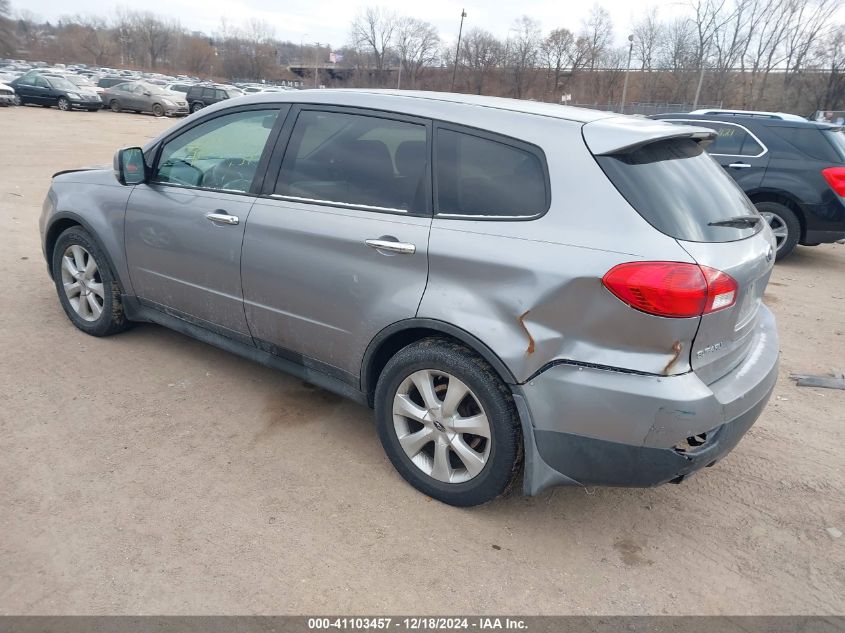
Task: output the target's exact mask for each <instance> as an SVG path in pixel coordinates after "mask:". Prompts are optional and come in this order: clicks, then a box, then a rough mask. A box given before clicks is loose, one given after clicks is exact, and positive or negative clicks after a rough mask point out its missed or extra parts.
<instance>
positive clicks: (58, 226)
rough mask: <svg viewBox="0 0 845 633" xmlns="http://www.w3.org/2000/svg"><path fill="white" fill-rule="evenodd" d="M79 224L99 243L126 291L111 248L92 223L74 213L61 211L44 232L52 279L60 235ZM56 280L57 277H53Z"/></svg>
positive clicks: (122, 289) (119, 285)
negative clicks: (106, 245) (55, 252)
mask: <svg viewBox="0 0 845 633" xmlns="http://www.w3.org/2000/svg"><path fill="white" fill-rule="evenodd" d="M74 226H79V227H81V228H83V229H85V231H86V232H87V233H88V235H89V236H90V237H91V239H92V240H94V242H95V243H96V244H97V247H98V248H99V249H100V250H101V251H102V253H103V255H104V257H105V258H106V261H107V262H108V265H109V267H110V268H111V269H112V270H113V271H114V278H115V281H116V282H117V285H118V288H120V292H121V293H124V294H125V292H126V290H125V286H124V284H123V280H122V279H121V278H120V274H119V273H118V272H117V268H116V267H115V265H114V259H113V258H112V256H111V253H109V250H108V249H107V248H106V247H105V246H104V245H103V241H102V240H101V239H100V238H99V236H98V235H97V233H96V231H94V229H93V228H91V225H90V224H88V222H86V221H85V220H83V219H82V218H81V217H79V216H78V215H76V214H73V213H68V212H65V213H60V214H57V215H56V216H55V218H54V219H53V220H52V222H51V223H50V225H49V226H48V227H47V230H46V231H45V233H44V236H45V237H44V254H45V256H46V258H47V268H48V270H49V273H50V279H53V266H52V262H53V251H54V250H55V249H56V241H57V240H58V239H59V236H60V235H61V234H62V233H64V232H65V231H66V230H67V229H69V228H71V227H74ZM53 281H55V279H53Z"/></svg>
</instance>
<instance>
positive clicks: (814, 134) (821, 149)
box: [769, 125, 842, 163]
mask: <svg viewBox="0 0 845 633" xmlns="http://www.w3.org/2000/svg"><path fill="white" fill-rule="evenodd" d="M769 131H770V132H772V133H773V134H774V135H775V136H777V137H779V138H780V139H781V140H783V141H785V142H786V143H787V145H789V146H791V147H792V148H794V149H796V150H798V151H799V152H801V153H802V154H804V155H805V156H809V157H810V158H815V159H816V160H821V161H824V162H828V163H838V162H841V161H842V158H841V157H840V156H839V153H838V152H837V150H836V148H835V147H834V146H833V145H831V143H829V142H828V140H827V138H826V135H825V134H824V133H823V132H822V130H821V129H820V128H816V127H804V126H801V127H787V126H774V125H773V126H770V127H769Z"/></svg>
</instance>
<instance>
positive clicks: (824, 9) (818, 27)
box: [780, 0, 842, 107]
mask: <svg viewBox="0 0 845 633" xmlns="http://www.w3.org/2000/svg"><path fill="white" fill-rule="evenodd" d="M841 7H842V0H793V1H792V2H791V3H790V13H791V15H790V20H789V24H788V26H787V29H786V35H785V37H784V48H785V54H786V59H785V60H784V73H783V91H782V93H781V101H780V105H781V107H783V106H784V105H785V104H786V101H787V99H788V98H789V97H790V96H791V94H790V93H791V91H792V90H791V89H792V86H793V82H794V80H795V77H796V76H797V75H799V74H800V73H801V71H802V70H803V69H804V66H805V64H806V62H807V58H808V56H809V55H810V53H811V51H812V50H813V49H814V47H816V46H817V44H818V42H819V39H820V38H822V37H823V36H824V35H825V34H826V31H829V30H830V28H831V22H832V20H831V18H832V17H833V16H834V15H835V13H836V12H837V11H838V10H839V9H840V8H841ZM837 31H841V25H840V26H838V27H834V29H833V31H832V32H833V37H832V41H834V42H835V41H836V33H837ZM827 41H828V42H829V41H831V38H828V40H827ZM823 48H824V47H823Z"/></svg>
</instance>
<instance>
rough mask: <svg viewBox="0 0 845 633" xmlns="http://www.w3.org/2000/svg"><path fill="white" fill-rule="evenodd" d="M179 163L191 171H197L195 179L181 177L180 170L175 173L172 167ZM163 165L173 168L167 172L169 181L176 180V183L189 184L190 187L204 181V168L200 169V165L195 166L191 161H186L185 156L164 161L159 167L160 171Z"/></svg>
mask: <svg viewBox="0 0 845 633" xmlns="http://www.w3.org/2000/svg"><path fill="white" fill-rule="evenodd" d="M177 164H180V165H181V166H183V167H187V168H188V169H190V170H191V171H193V172H195V173H196V178H195V179H194V180H193V181H191V180H187V179H185V178H180V177H179V175H178V171H177V172H176V173H174V171H173V170H172V168H173V167H175V166H176V165H177ZM162 167H169V168H171V171H170V173H168V174H167V181H168V182H174V183H176V184H179V185H187V186H188V187H196V186H197V184H199V183H200V182H202V177H203V172H202V170H201V169H199V168H198V167H195V166H194V165H192V164H191V163H189V162H188V161H186V160H185V159H184V158H171V159H169V160H168V161H167V162H166V163H164V164H163V165H161V166H160V167H159V169H158V171H159V173H161V168H162Z"/></svg>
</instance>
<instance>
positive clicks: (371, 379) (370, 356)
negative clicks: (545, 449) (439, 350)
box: [361, 318, 517, 406]
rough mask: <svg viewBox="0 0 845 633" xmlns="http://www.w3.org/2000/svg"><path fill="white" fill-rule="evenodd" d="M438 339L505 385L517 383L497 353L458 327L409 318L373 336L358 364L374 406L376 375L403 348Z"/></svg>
mask: <svg viewBox="0 0 845 633" xmlns="http://www.w3.org/2000/svg"><path fill="white" fill-rule="evenodd" d="M432 336H437V337H440V338H445V339H451V340H454V341H455V342H457V343H459V344H461V345H464V346H466V347H467V348H469V349H470V350H471V351H473V352H475V353H476V354H478V355H479V356H481V358H483V359H484V360H485V361H487V363H489V364H490V366H491V367H492V368H493V370H494V371H495V372H496V373H497V374H498V375H499V377H500V378H501V379H502V380H503V381H504V382H505V383H507V384H516V383H517V380H516V378H515V377H514V375H513V372H511V370H510V369H508V367H507V365H505V363H504V362H502V359H501V358H499V357H498V356H497V355H496V353H495V352H494V351H493V350H492V349H490V347H488V346H487V345H486V344H485V343H484V342H482V341H481V340H480V339H478V338H477V337H476V336H474V335H473V334H470V333H469V332H467V331H466V330H462V329H461V328H459V327H456V326H454V325H451V324H449V323H446V322H445V321H438V320H436V319H425V318H412V319H406V320H404V321H399V322H397V323H394V324H393V325H389V326H387V327H386V328H384V329H383V330H382V331H381V332H379V333H378V334H376V336H375V337H374V338H373V340H372V341H370V344H369V345H368V346H367V350H366V351H365V352H364V358H363V360H362V361H361V391H362V392H363V393H364V394H366V396H367V401H368V402H369V404H370V406H373V396H374V393H375V389H376V384H377V383H378V379H379V375H380V374H381V371H382V370H383V369H384V367H385V365H387V363H388V361H389V360H390V359H391V358H392V357H393V356H394V355H395V354H396V352H398V351H399V350H401V349H402V348H404V347H407V346H408V345H411V344H412V343H416V342H417V341H420V340H422V339H424V338H429V337H432Z"/></svg>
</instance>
